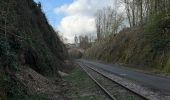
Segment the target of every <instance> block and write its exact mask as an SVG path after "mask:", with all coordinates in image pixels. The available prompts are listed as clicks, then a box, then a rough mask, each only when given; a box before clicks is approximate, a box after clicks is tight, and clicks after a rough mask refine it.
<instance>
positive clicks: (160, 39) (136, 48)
mask: <svg viewBox="0 0 170 100" xmlns="http://www.w3.org/2000/svg"><path fill="white" fill-rule="evenodd" d="M162 19H163V18H162ZM161 22H162V21H161V20H160V23H161ZM160 23H159V24H156V25H155V28H154V29H156V27H157V28H158V30H159V31H156V32H152V30H151V28H150V29H148V27H150V26H149V25H145V26H138V27H133V28H126V29H123V30H122V31H120V33H118V34H117V35H114V36H109V37H106V38H104V39H101V40H98V41H96V42H95V43H94V44H93V46H92V47H91V48H89V49H88V50H86V51H85V54H84V58H86V59H97V60H102V61H106V62H111V63H118V64H123V65H126V66H127V65H128V66H135V67H136V68H140V69H147V70H151V69H156V70H159V71H160V72H165V73H169V72H170V46H169V44H170V41H169V40H170V34H169V33H170V32H169V29H170V28H167V30H168V31H167V32H164V33H162V31H160V30H163V29H162V28H161V24H160ZM166 23H169V21H166ZM168 25H169V24H168ZM150 30H151V32H150Z"/></svg>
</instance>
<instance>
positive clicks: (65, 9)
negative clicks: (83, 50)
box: [35, 0, 114, 43]
mask: <svg viewBox="0 0 170 100" xmlns="http://www.w3.org/2000/svg"><path fill="white" fill-rule="evenodd" d="M35 1H36V2H38V1H40V2H41V3H42V9H43V11H44V12H45V14H46V16H47V18H48V20H49V23H50V24H51V25H52V26H53V28H54V29H55V30H59V31H60V32H61V33H62V35H63V36H64V37H65V38H67V39H68V42H70V43H73V42H74V36H75V35H77V36H79V35H91V36H94V37H95V36H96V28H95V17H94V15H95V13H96V11H97V10H98V9H102V8H104V7H107V6H113V5H114V0H35Z"/></svg>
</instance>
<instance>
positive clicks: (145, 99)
mask: <svg viewBox="0 0 170 100" xmlns="http://www.w3.org/2000/svg"><path fill="white" fill-rule="evenodd" d="M84 65H86V67H88V68H90V69H91V70H93V71H95V72H97V73H98V74H100V75H102V76H104V77H105V78H107V79H109V80H111V81H113V82H115V83H116V84H118V85H120V86H121V87H123V88H125V89H126V90H128V91H130V92H132V93H134V94H136V95H137V96H139V97H141V98H143V99H144V100H149V99H148V98H147V97H145V96H143V95H141V94H139V93H137V92H136V91H134V90H132V89H130V88H128V87H126V86H124V85H122V84H120V83H118V82H116V81H115V80H113V79H112V78H110V77H108V76H106V75H104V74H103V73H101V72H100V71H98V70H96V69H95V68H92V66H94V65H92V64H89V65H87V64H84ZM90 66H91V67H90Z"/></svg>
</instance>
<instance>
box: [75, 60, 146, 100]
mask: <svg viewBox="0 0 170 100" xmlns="http://www.w3.org/2000/svg"><path fill="white" fill-rule="evenodd" d="M77 63H78V65H79V66H80V67H81V68H82V69H83V70H84V71H85V72H86V73H87V74H88V75H89V77H90V78H91V79H92V80H93V81H94V82H95V83H96V84H97V85H98V86H99V87H100V88H101V90H102V91H103V92H104V93H105V94H106V95H107V96H108V98H110V99H111V100H149V99H147V98H146V97H144V96H142V95H140V94H138V93H136V92H134V91H133V90H130V89H128V88H126V87H125V86H123V85H121V84H119V83H117V82H115V81H114V80H113V79H111V78H109V77H107V76H105V75H104V74H102V73H101V72H99V71H97V70H95V69H94V68H93V67H92V65H87V64H84V63H82V62H77Z"/></svg>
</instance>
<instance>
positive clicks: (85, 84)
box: [64, 67, 105, 100]
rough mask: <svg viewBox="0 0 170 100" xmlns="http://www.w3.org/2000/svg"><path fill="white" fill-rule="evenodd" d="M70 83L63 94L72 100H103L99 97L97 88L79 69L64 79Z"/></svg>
mask: <svg viewBox="0 0 170 100" xmlns="http://www.w3.org/2000/svg"><path fill="white" fill-rule="evenodd" d="M64 79H65V80H66V81H68V82H69V83H71V84H70V85H71V86H70V87H71V88H70V90H69V91H67V92H66V93H65V95H67V96H69V97H73V98H74V100H105V99H104V97H101V96H99V95H100V94H99V91H100V90H99V88H98V87H97V86H96V84H95V83H94V82H93V81H92V80H91V79H90V78H89V76H88V75H87V74H86V73H85V72H84V71H83V70H82V69H80V68H79V67H76V68H75V69H74V70H73V71H72V73H71V74H70V75H69V76H66V77H64Z"/></svg>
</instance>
